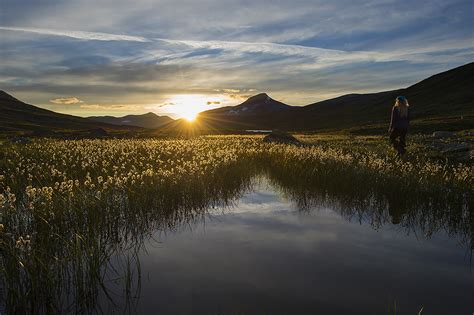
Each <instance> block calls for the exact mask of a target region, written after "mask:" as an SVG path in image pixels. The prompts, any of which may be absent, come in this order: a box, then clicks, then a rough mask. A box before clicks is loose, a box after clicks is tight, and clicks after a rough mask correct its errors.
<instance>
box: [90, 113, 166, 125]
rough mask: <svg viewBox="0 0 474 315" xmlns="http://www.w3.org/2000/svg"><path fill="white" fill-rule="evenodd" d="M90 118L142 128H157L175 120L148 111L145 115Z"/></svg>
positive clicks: (91, 118)
mask: <svg viewBox="0 0 474 315" xmlns="http://www.w3.org/2000/svg"><path fill="white" fill-rule="evenodd" d="M87 118H88V119H90V120H93V121H97V122H102V123H107V124H112V125H119V126H138V127H142V128H148V129H155V128H158V127H160V126H163V125H165V124H168V123H170V122H172V121H173V119H171V118H170V117H168V116H158V115H157V114H155V113H151V112H150V113H147V114H143V115H127V116H123V117H113V116H91V117H87Z"/></svg>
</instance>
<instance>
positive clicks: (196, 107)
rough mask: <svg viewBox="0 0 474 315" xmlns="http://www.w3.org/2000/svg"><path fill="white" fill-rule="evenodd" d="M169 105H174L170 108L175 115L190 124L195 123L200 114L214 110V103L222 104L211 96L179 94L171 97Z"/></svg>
mask: <svg viewBox="0 0 474 315" xmlns="http://www.w3.org/2000/svg"><path fill="white" fill-rule="evenodd" d="M169 103H170V104H173V105H172V107H170V109H171V111H172V112H173V114H175V115H176V116H177V117H179V118H184V119H186V120H187V121H188V122H193V121H195V120H196V117H197V116H198V114H199V113H200V112H202V111H205V110H208V109H212V108H214V106H212V105H213V104H214V103H220V102H217V101H216V100H215V99H213V98H212V97H209V95H201V94H178V95H173V96H172V97H170V99H169ZM210 104H211V105H210Z"/></svg>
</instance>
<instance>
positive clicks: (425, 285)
mask: <svg viewBox="0 0 474 315" xmlns="http://www.w3.org/2000/svg"><path fill="white" fill-rule="evenodd" d="M158 238H159V239H161V241H162V242H163V243H161V244H160V245H159V248H149V252H148V255H147V256H145V257H143V258H142V264H141V266H142V270H144V271H146V272H147V273H148V274H149V275H150V280H149V281H144V283H142V286H143V287H142V297H141V306H140V311H143V312H147V311H151V310H152V309H153V310H161V311H164V312H176V311H178V312H179V311H182V312H191V311H193V312H194V311H195V310H200V312H204V313H206V312H207V313H209V312H217V311H220V312H227V311H229V310H234V309H235V308H238V309H239V310H242V311H244V312H260V311H266V312H270V313H274V312H284V313H285V312H292V313H295V312H303V311H306V312H308V311H314V312H317V311H320V312H329V313H334V312H335V313H348V312H351V313H354V312H355V313H357V311H360V312H361V313H371V312H375V313H380V312H383V311H384V310H386V305H387V303H388V302H387V301H388V300H387V299H389V298H390V297H393V298H394V299H396V301H397V305H399V306H400V307H401V308H402V309H404V310H406V311H409V312H414V313H416V312H417V311H418V310H419V308H420V307H421V305H420V303H423V305H425V306H426V307H427V308H428V309H429V310H430V313H431V311H432V313H436V311H439V312H441V313H443V312H445V311H449V310H453V309H456V310H462V309H466V308H467V307H468V306H469V305H470V302H469V301H470V297H471V294H470V292H472V289H473V286H472V281H470V278H469V277H470V276H469V274H468V268H464V267H465V266H466V262H465V260H464V256H463V255H464V252H463V251H462V249H461V248H460V247H459V246H457V244H456V243H455V240H452V239H449V238H448V237H447V236H445V235H444V234H442V233H438V234H437V235H435V237H434V238H432V239H431V240H426V239H416V237H415V235H406V234H404V233H400V231H398V230H396V229H394V228H393V227H391V226H390V225H386V226H383V227H381V228H380V229H379V230H374V229H373V228H372V227H371V226H370V224H364V223H362V224H359V223H358V222H349V221H347V220H346V219H344V218H342V217H341V216H340V215H339V214H338V213H336V212H334V211H332V210H331V209H328V208H321V209H315V211H312V212H309V213H305V214H301V213H299V212H297V211H295V210H294V209H293V207H292V205H291V203H290V202H288V201H285V200H283V199H281V197H279V195H278V193H277V192H275V191H271V189H268V188H263V189H262V190H257V191H255V192H251V193H248V194H246V195H245V196H243V197H242V198H241V199H240V200H238V202H236V204H235V207H234V208H233V209H232V210H230V211H227V212H224V213H221V214H217V213H216V214H213V215H210V216H209V218H208V219H206V220H205V222H201V223H199V224H197V225H195V226H193V228H192V230H189V229H184V230H181V231H179V232H177V233H171V234H168V235H166V236H165V235H160V236H159V237H158ZM434 275H436V277H435V276H434ZM440 283H442V284H443V285H442V286H440V285H439V284H440ZM446 292H456V294H455V296H456V298H455V299H454V298H453V299H450V298H449V297H446ZM156 296H160V297H161V299H157V298H156ZM453 296H454V295H453ZM342 300H343V302H344V303H341V301H342ZM262 307H264V308H262ZM426 307H425V308H426ZM466 310H468V309H466Z"/></svg>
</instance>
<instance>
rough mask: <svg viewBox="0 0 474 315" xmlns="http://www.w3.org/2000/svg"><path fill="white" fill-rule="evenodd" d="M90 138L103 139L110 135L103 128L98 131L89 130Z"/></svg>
mask: <svg viewBox="0 0 474 315" xmlns="http://www.w3.org/2000/svg"><path fill="white" fill-rule="evenodd" d="M88 133H89V137H93V138H101V137H107V136H108V135H109V133H108V132H107V131H106V130H105V129H102V128H97V129H91V130H89V132H88Z"/></svg>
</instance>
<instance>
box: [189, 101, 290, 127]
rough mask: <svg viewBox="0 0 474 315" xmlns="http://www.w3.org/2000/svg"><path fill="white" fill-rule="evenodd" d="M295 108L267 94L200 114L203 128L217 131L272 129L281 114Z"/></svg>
mask: <svg viewBox="0 0 474 315" xmlns="http://www.w3.org/2000/svg"><path fill="white" fill-rule="evenodd" d="M294 108H295V107H293V106H290V105H287V104H284V103H282V102H279V101H276V100H274V99H272V98H271V97H270V96H268V95H267V94H266V93H261V94H258V95H255V96H252V97H250V98H249V99H247V100H246V101H245V102H243V103H242V104H240V105H237V106H227V107H221V108H217V109H213V110H209V111H205V112H202V113H199V116H198V117H199V118H198V120H200V122H201V123H202V125H203V126H208V127H210V128H211V129H214V130H215V129H217V130H246V129H269V128H270V129H271V128H274V126H276V125H277V122H276V121H275V118H276V117H279V114H281V113H285V112H288V111H291V110H293V109H294Z"/></svg>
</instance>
